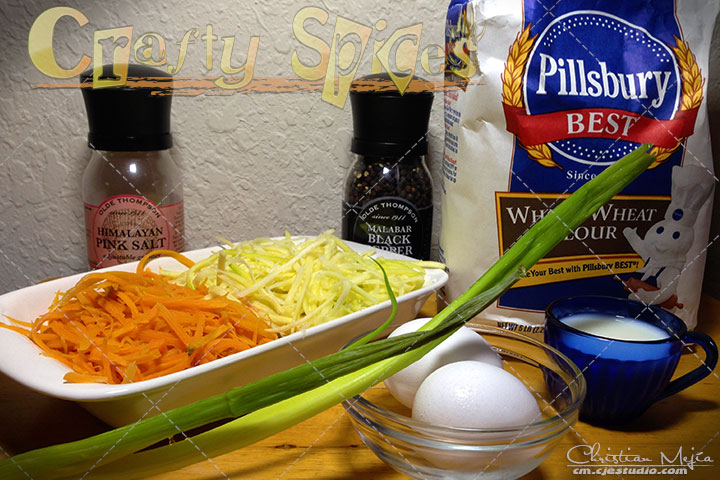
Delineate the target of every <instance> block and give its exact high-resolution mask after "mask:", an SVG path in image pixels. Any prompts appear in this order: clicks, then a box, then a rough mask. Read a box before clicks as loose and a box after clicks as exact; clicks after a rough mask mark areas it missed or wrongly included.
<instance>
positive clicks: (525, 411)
mask: <svg viewBox="0 0 720 480" xmlns="http://www.w3.org/2000/svg"><path fill="white" fill-rule="evenodd" d="M412 416H413V418H414V419H416V420H420V421H423V422H426V423H431V424H433V425H443V426H448V427H464V428H504V427H517V426H523V425H527V424H528V423H532V422H537V421H538V420H540V419H541V416H540V408H539V407H538V404H537V401H536V400H535V397H534V396H533V394H532V393H530V391H529V390H528V389H527V387H525V385H524V384H523V383H522V382H521V381H520V380H519V379H518V378H517V377H515V376H514V375H512V374H511V373H508V372H506V371H505V370H503V369H502V368H498V367H495V366H493V365H490V364H487V363H484V362H474V361H464V362H455V363H451V364H449V365H445V366H443V367H441V368H438V369H437V370H435V371H434V372H433V373H431V374H430V375H429V376H428V377H427V378H426V379H425V381H424V382H423V383H422V385H420V388H419V389H418V391H417V394H416V395H415V402H414V403H413V409H412Z"/></svg>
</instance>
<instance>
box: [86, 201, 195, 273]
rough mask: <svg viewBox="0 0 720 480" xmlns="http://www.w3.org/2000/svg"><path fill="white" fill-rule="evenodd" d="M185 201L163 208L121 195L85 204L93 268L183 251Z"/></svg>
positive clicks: (88, 244)
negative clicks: (155, 253)
mask: <svg viewBox="0 0 720 480" xmlns="http://www.w3.org/2000/svg"><path fill="white" fill-rule="evenodd" d="M183 220H184V217H183V202H182V201H180V202H178V203H174V204H172V205H167V206H163V207H159V206H158V205H156V204H155V203H154V202H152V201H151V200H148V199H147V198H144V197H141V196H139V195H117V196H114V197H111V198H108V199H107V200H105V201H104V202H103V203H101V204H100V205H97V206H96V205H89V204H87V203H86V204H85V225H86V236H87V246H88V261H89V263H90V268H91V269H94V268H103V267H109V266H111V265H118V264H120V263H128V262H134V261H137V260H140V259H141V258H142V257H143V256H144V255H145V254H146V253H148V252H150V251H152V250H158V249H164V250H175V251H178V252H180V251H182V250H183V248H184V245H185V239H184V225H183Z"/></svg>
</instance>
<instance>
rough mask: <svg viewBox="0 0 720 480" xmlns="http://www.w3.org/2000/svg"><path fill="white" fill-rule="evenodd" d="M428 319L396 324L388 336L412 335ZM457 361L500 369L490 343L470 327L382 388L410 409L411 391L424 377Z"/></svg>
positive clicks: (397, 374) (451, 336)
mask: <svg viewBox="0 0 720 480" xmlns="http://www.w3.org/2000/svg"><path fill="white" fill-rule="evenodd" d="M428 320H430V319H429V318H419V319H417V320H411V321H409V322H407V323H405V324H403V325H400V326H399V327H398V328H397V329H395V331H393V332H392V333H391V334H390V336H391V337H395V336H397V335H401V334H403V333H410V332H415V331H417V329H418V328H420V327H421V326H423V325H425V324H426V323H427V322H428ZM461 360H475V361H478V362H485V363H488V364H490V365H495V366H496V367H498V368H502V360H501V359H500V356H499V355H498V354H497V353H495V352H494V351H493V350H492V348H491V347H490V344H489V343H488V342H487V341H486V340H485V339H484V338H482V337H481V336H480V335H478V334H477V333H475V332H474V331H473V330H471V329H470V328H467V327H462V328H460V329H459V330H458V331H457V332H455V333H453V334H452V335H450V336H449V337H448V338H447V339H446V340H445V341H444V342H442V343H441V344H440V345H438V346H437V347H435V348H433V349H432V350H431V351H430V352H429V353H428V354H427V355H425V356H424V357H422V358H421V359H420V360H418V361H417V362H415V363H413V364H412V365H409V366H407V367H406V368H404V369H402V370H400V371H399V372H397V373H396V374H395V375H393V376H392V377H390V378H388V379H386V380H385V386H386V387H387V389H388V390H389V391H390V393H392V395H393V396H394V397H395V398H396V399H397V400H398V401H399V402H400V403H402V404H403V405H405V406H406V407H412V405H413V400H414V398H415V392H416V391H417V389H418V387H420V384H421V383H422V382H423V380H425V378H427V376H428V375H430V374H431V373H432V372H434V371H435V370H437V369H438V368H440V367H442V366H443V365H447V364H448V363H453V362H459V361H461Z"/></svg>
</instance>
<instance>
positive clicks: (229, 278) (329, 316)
mask: <svg viewBox="0 0 720 480" xmlns="http://www.w3.org/2000/svg"><path fill="white" fill-rule="evenodd" d="M223 241H225V242H227V241H226V240H223ZM374 253H375V251H374V250H371V251H368V252H365V253H362V254H359V253H357V252H356V251H354V250H353V249H352V248H350V247H349V246H348V245H347V244H346V243H345V242H343V241H342V240H340V239H339V238H337V237H336V236H334V235H333V233H332V231H327V232H324V233H322V234H321V235H318V236H317V237H312V238H304V239H302V238H297V237H292V236H291V235H290V234H289V233H285V237H284V238H281V239H279V240H278V239H270V238H260V239H256V240H250V241H246V242H240V243H227V246H226V247H225V248H223V249H222V250H221V251H219V252H218V253H215V254H214V255H212V256H210V257H209V258H207V259H205V260H203V261H200V262H197V263H196V264H195V265H194V266H193V267H191V268H190V269H189V270H187V271H186V272H184V273H180V274H178V273H177V272H165V271H163V272H162V273H163V274H166V275H168V276H171V277H172V278H174V281H175V282H177V283H179V284H181V285H187V286H190V287H193V288H194V287H197V286H199V285H205V286H207V287H208V289H209V290H210V292H211V294H212V295H217V296H227V297H228V298H231V299H237V298H238V297H244V298H246V299H247V300H249V301H250V302H251V303H252V304H253V305H254V306H255V307H256V308H257V309H258V310H260V311H261V312H262V313H264V314H265V315H266V316H267V318H268V319H269V321H270V324H271V327H272V329H273V330H274V331H275V332H277V333H279V334H281V335H288V334H290V333H293V332H297V331H300V330H304V329H306V328H308V327H312V326H315V325H319V324H321V323H324V322H327V321H329V320H333V319H336V318H339V317H342V316H344V315H348V314H350V313H353V312H357V311H359V310H362V309H364V308H367V307H370V306H372V305H375V304H378V303H380V302H383V301H386V300H388V299H389V296H388V292H387V289H386V288H385V282H384V280H383V276H382V274H381V272H380V270H379V269H378V268H377V266H376V265H375V264H374V263H373V261H372V259H373V255H374ZM377 260H378V261H379V262H380V264H381V265H382V266H383V268H385V270H386V271H387V274H388V277H389V278H390V286H391V288H392V290H393V292H394V293H395V295H396V296H400V295H404V294H406V293H409V292H412V291H414V290H417V289H419V288H421V287H422V286H423V285H424V284H425V269H428V268H445V266H444V265H443V264H441V263H437V262H428V261H419V260H414V261H406V260H393V259H388V258H383V257H377Z"/></svg>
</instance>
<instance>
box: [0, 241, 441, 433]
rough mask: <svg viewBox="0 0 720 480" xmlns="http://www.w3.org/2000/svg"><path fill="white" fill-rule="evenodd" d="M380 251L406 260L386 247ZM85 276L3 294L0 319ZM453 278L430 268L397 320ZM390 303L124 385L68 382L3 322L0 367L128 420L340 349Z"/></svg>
mask: <svg viewBox="0 0 720 480" xmlns="http://www.w3.org/2000/svg"><path fill="white" fill-rule="evenodd" d="M346 243H347V244H348V246H350V247H351V248H353V249H354V250H356V251H358V252H364V251H367V250H369V249H370V247H367V246H365V245H360V244H357V243H353V242H346ZM217 250H218V247H213V248H205V249H201V250H194V251H191V252H186V253H185V255H186V256H188V257H189V258H190V259H192V260H200V259H203V258H206V257H207V256H209V255H210V254H212V253H213V252H215V251H217ZM377 256H382V257H387V258H400V259H408V257H404V256H402V255H397V254H393V253H390V252H385V251H380V250H379V251H378V252H377ZM135 265H136V263H128V264H124V265H118V266H116V267H110V268H107V269H105V270H125V271H134V270H135ZM150 267H151V269H153V270H157V269H159V268H161V267H165V268H175V269H177V268H178V264H177V263H176V262H175V261H174V260H172V259H170V258H160V259H157V260H155V261H153V262H152V263H151V264H150ZM83 275H85V274H78V275H72V276H70V277H65V278H61V279H57V280H53V281H50V282H46V283H41V284H39V285H34V286H31V287H27V288H23V289H21V290H17V291H15V292H11V293H7V294H5V295H2V296H0V322H5V323H9V322H10V321H9V320H7V319H6V318H5V315H7V316H9V317H12V318H15V319H18V320H22V321H27V322H31V321H33V320H34V319H35V318H37V317H38V316H39V315H41V314H43V313H45V312H46V311H47V309H48V307H49V306H50V303H51V302H52V299H53V297H54V295H55V293H56V292H57V291H58V290H62V291H64V290H67V289H68V288H70V287H71V286H72V285H74V284H75V283H77V281H78V280H80V278H81V277H82V276H83ZM447 278H448V277H447V274H446V273H445V272H444V271H442V270H428V271H427V272H426V275H425V284H424V286H423V287H422V288H420V289H419V290H416V291H414V292H411V293H408V294H406V295H402V296H400V297H399V298H398V304H399V306H398V314H397V317H396V321H395V323H396V324H400V323H404V322H406V321H408V320H411V319H413V318H415V316H416V315H417V312H418V311H419V310H420V308H421V307H422V306H423V304H424V303H425V301H426V300H427V298H428V297H429V296H430V294H431V293H433V292H434V291H436V290H437V289H439V288H440V287H442V286H443V285H444V284H445V282H446V281H447ZM390 310H391V306H390V302H389V301H386V302H383V303H380V304H378V305H374V306H372V307H369V308H366V309H364V310H361V311H358V312H355V313H353V314H350V315H346V316H344V317H340V318H337V319H335V320H331V321H329V322H327V323H324V324H322V325H318V326H315V327H311V328H308V329H307V330H305V331H303V332H297V333H293V334H291V335H288V336H286V337H282V338H279V339H277V340H274V341H272V342H269V343H266V344H264V345H260V346H257V347H254V348H251V349H249V350H246V351H244V352H240V353H236V354H234V355H230V356H228V357H225V358H221V359H218V360H215V361H213V362H209V363H206V364H203V365H198V366H196V367H192V368H189V369H187V370H184V371H181V372H176V373H172V374H170V375H166V376H164V377H160V378H154V379H151V380H145V381H141V382H136V383H130V384H126V385H105V384H73V383H66V382H64V381H63V376H64V375H65V374H66V373H67V372H69V371H70V370H69V369H68V367H66V366H65V365H63V364H61V363H60V362H58V361H57V360H54V359H52V358H48V357H46V356H43V355H41V350H40V349H39V348H38V347H37V346H36V345H35V344H34V343H32V342H31V341H30V340H29V339H28V338H26V337H24V336H22V335H20V334H18V333H15V332H12V331H10V330H8V329H4V328H0V371H1V372H3V373H4V374H6V375H7V376H9V377H11V378H13V379H14V380H16V381H18V382H20V383H21V384H23V385H25V386H26V387H29V388H31V389H33V390H36V391H38V392H40V393H42V394H45V395H49V396H52V397H57V398H62V399H65V400H72V401H75V402H78V403H79V404H80V405H81V406H83V407H84V408H85V409H87V410H88V411H89V412H90V413H92V414H93V415H95V416H97V417H98V418H100V419H101V420H103V421H105V422H107V423H109V424H110V425H113V426H120V425H127V424H129V423H133V422H135V421H137V420H138V419H140V418H143V417H149V416H152V415H156V414H158V413H160V412H161V411H166V410H170V409H173V408H176V407H179V406H182V405H186V404H189V403H191V402H194V401H197V400H201V399H203V398H207V397H209V396H212V395H216V394H218V393H222V392H225V391H227V390H228V389H230V388H234V387H237V386H241V385H245V384H247V383H250V382H252V381H255V380H258V379H260V378H263V377H266V376H268V375H271V374H273V373H276V372H279V371H282V370H285V369H287V368H290V367H293V366H296V365H299V364H300V363H302V362H306V361H309V360H313V359H316V358H319V357H322V356H324V355H327V354H330V353H333V352H336V351H338V350H339V349H340V348H341V347H342V346H343V345H345V344H346V343H347V342H348V341H349V340H350V339H351V338H354V337H356V336H358V335H360V334H361V333H363V332H367V331H368V330H372V329H374V328H376V327H378V326H379V325H381V324H382V323H383V322H384V321H385V320H387V317H388V315H389V314H390Z"/></svg>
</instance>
